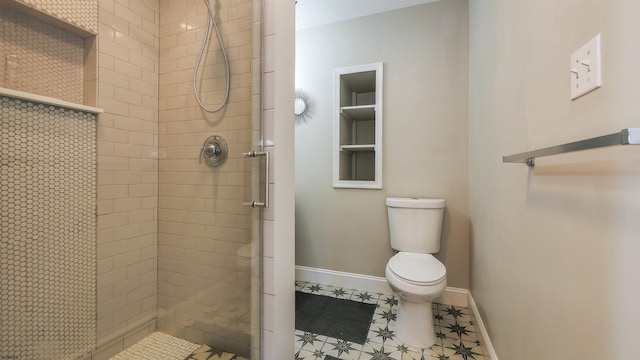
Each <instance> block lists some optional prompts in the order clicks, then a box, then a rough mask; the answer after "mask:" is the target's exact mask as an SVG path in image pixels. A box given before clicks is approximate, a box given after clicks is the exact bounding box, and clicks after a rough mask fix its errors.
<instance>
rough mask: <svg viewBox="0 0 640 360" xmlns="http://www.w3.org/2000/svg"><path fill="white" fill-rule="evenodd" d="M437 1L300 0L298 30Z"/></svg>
mask: <svg viewBox="0 0 640 360" xmlns="http://www.w3.org/2000/svg"><path fill="white" fill-rule="evenodd" d="M436 1H438V0H298V1H297V4H296V30H302V29H307V28H312V27H316V26H321V25H326V24H331V23H335V22H338V21H344V20H348V19H353V18H357V17H361V16H368V15H373V14H378V13H382V12H386V11H390V10H395V9H402V8H406V7H409V6H415V5H422V4H428V3H432V2H436Z"/></svg>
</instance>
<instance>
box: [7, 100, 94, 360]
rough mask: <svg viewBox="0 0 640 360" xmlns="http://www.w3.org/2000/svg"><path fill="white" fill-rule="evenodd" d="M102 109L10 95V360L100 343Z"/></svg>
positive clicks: (69, 353)
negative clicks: (97, 288)
mask: <svg viewBox="0 0 640 360" xmlns="http://www.w3.org/2000/svg"><path fill="white" fill-rule="evenodd" d="M95 131H96V115H94V114H88V113H84V112H79V111H72V110H65V109H61V108H59V107H54V106H48V105H41V104H35V103H32V102H28V101H23V100H15V99H13V98H8V97H4V96H3V97H0V189H1V190H0V209H1V210H0V211H1V215H2V216H1V217H0V240H1V241H0V274H1V275H0V359H60V360H63V359H71V358H73V359H77V358H80V357H82V356H84V355H86V354H89V353H91V351H92V350H93V347H94V344H95V326H96V325H95V297H96V295H95V287H94V284H95V280H96V275H95V251H96V233H95V226H96V219H95V197H96V191H95V181H96V180H95V177H94V176H87V174H89V175H91V174H94V173H95V170H96V165H95V154H96V146H95Z"/></svg>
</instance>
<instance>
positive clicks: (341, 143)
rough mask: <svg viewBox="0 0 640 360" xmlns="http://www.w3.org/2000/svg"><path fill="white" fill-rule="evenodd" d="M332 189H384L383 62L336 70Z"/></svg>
mask: <svg viewBox="0 0 640 360" xmlns="http://www.w3.org/2000/svg"><path fill="white" fill-rule="evenodd" d="M333 83H334V106H333V149H332V152H333V187H335V188H361V189H382V63H374V64H366V65H357V66H350V67H344V68H338V69H335V70H334V82H333Z"/></svg>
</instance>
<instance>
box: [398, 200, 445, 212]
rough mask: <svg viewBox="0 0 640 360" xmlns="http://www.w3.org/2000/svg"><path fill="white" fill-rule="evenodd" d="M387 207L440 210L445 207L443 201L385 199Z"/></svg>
mask: <svg viewBox="0 0 640 360" xmlns="http://www.w3.org/2000/svg"><path fill="white" fill-rule="evenodd" d="M387 206H389V207H398V208H411V209H442V208H444V206H445V202H444V199H424V198H391V197H390V198H387Z"/></svg>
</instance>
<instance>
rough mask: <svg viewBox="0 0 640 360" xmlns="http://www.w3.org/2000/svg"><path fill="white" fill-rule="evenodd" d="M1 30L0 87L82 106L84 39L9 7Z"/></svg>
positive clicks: (2, 12) (2, 13)
mask: <svg viewBox="0 0 640 360" xmlns="http://www.w3.org/2000/svg"><path fill="white" fill-rule="evenodd" d="M94 13H95V11H94ZM0 29H1V31H0V87H5V88H9V89H12V90H19V91H25V92H30V93H34V94H38V95H45V96H50V97H55V98H58V99H61V100H65V101H69V102H74V103H77V104H83V68H84V40H83V39H81V38H79V37H77V36H76V35H73V34H70V33H68V32H66V31H63V30H60V29H58V28H55V27H53V26H51V25H48V24H45V23H42V22H40V21H38V20H35V19H33V18H30V17H28V16H26V15H24V14H22V13H20V12H17V11H16V10H14V9H12V8H9V7H0Z"/></svg>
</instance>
